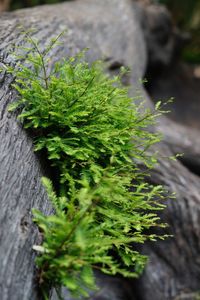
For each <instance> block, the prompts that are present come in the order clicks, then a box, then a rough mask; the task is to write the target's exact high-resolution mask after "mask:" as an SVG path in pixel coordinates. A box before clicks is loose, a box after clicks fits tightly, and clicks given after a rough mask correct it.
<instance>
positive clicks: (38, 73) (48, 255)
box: [7, 36, 165, 298]
mask: <svg viewBox="0 0 200 300" xmlns="http://www.w3.org/2000/svg"><path fill="white" fill-rule="evenodd" d="M56 41H57V38H56V39H53V40H52V42H51V43H50V45H48V46H47V47H46V49H45V50H43V51H42V50H40V48H39V45H38V42H37V41H35V40H33V39H32V38H31V37H30V36H28V38H27V42H28V43H30V45H28V46H27V47H26V48H25V50H26V51H27V52H28V53H27V58H26V62H25V63H24V64H19V65H18V67H17V68H15V69H12V68H11V67H8V68H7V71H8V72H11V73H13V74H14V75H15V76H16V80H15V84H14V87H15V89H16V90H17V91H18V93H19V95H20V97H19V100H18V101H17V102H15V103H14V104H12V106H10V110H15V109H16V108H21V113H20V114H19V118H20V120H21V121H22V122H23V124H24V127H25V128H28V129H29V130H31V132H32V134H33V135H34V145H35V150H36V151H45V153H47V159H48V160H49V162H50V163H51V165H52V166H54V168H55V169H56V170H57V173H58V178H57V180H58V181H59V188H58V189H57V190H55V189H54V187H53V185H52V183H51V181H50V180H49V179H47V178H43V183H44V185H45V187H46V190H47V193H48V195H49V199H50V200H51V202H52V204H53V206H54V210H55V213H54V214H53V215H50V216H45V215H44V214H43V213H42V212H40V211H38V210H35V209H34V210H33V214H34V221H35V222H36V223H37V224H38V226H39V227H40V229H41V230H42V232H43V236H44V240H43V244H42V245H41V246H34V249H35V250H37V251H38V252H39V253H40V255H39V256H38V257H37V265H38V267H39V270H40V271H39V283H40V285H41V287H42V290H43V291H44V295H45V297H46V298H47V296H46V294H45V293H46V292H45V291H46V290H48V288H49V287H50V286H54V287H55V288H56V290H57V291H58V294H59V289H60V287H61V286H63V285H64V286H66V287H67V288H68V289H69V290H70V291H71V293H72V294H73V295H74V296H76V297H78V296H80V295H83V296H87V295H88V290H90V289H93V288H95V280H94V275H93V269H95V268H96V269H99V270H101V271H103V272H105V273H107V274H111V275H115V274H117V273H118V274H121V275H122V276H125V277H137V276H138V275H139V274H141V272H142V270H143V268H144V265H145V263H146V260H147V258H146V256H144V255H142V254H140V253H139V252H138V251H136V249H135V246H134V245H137V244H139V243H144V242H145V241H146V240H152V241H154V240H156V239H157V238H161V239H163V238H164V237H165V236H163V235H161V236H158V235H156V234H152V233H150V229H153V228H154V227H164V226H165V224H162V223H161V222H160V219H159V217H158V215H157V210H160V209H163V207H164V205H162V204H160V203H159V202H158V201H157V199H162V198H163V188H162V186H152V185H150V184H148V183H146V182H145V178H146V177H147V173H148V170H149V169H150V168H152V167H153V166H154V164H155V163H156V162H157V159H156V154H155V155H152V154H149V153H148V149H149V147H150V146H151V145H153V144H155V143H157V142H158V141H159V140H160V136H159V135H158V134H156V133H151V132H149V131H148V130H147V128H148V127H149V125H152V124H153V123H154V120H155V116H156V115H158V114H159V109H160V104H159V103H158V105H157V107H156V110H157V111H156V112H155V113H154V114H153V113H152V112H151V111H150V110H144V108H143V105H142V104H140V105H138V104H137V105H136V103H134V100H133V99H131V98H130V97H129V96H128V90H127V88H125V87H123V86H122V84H121V82H120V76H117V77H114V78H110V77H109V76H108V75H106V74H105V72H104V71H103V66H102V63H101V62H99V61H98V62H94V63H93V64H91V65H89V64H88V63H87V62H85V61H84V53H83V52H82V53H80V54H78V55H77V56H76V57H71V58H69V59H62V60H61V61H58V62H57V63H55V65H54V67H53V68H52V69H51V71H48V70H49V66H48V65H49V51H51V49H52V47H54V46H55V45H56ZM30 66H31V68H30ZM123 73H124V70H122V74H123ZM141 108H142V109H143V111H144V112H143V113H142V112H141V110H142V109H141ZM139 164H143V165H144V166H145V168H146V170H147V171H145V172H144V171H143V172H142V171H140V169H139V168H138V165H139Z"/></svg>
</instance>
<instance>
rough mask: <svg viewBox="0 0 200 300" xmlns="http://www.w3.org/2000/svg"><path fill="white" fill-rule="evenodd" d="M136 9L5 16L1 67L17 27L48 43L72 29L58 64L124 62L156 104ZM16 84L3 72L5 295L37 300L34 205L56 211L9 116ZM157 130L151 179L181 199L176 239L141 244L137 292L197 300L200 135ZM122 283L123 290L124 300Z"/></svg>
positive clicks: (0, 285) (114, 292)
mask: <svg viewBox="0 0 200 300" xmlns="http://www.w3.org/2000/svg"><path fill="white" fill-rule="evenodd" d="M136 12H138V10H137V9H135V6H134V4H133V2H132V1H131V0H123V1H122V0H120V1H119V0H101V1H99V0H84V1H83V0H79V1H74V2H68V3H65V4H61V5H54V6H43V7H36V8H33V9H26V10H20V11H16V12H14V13H7V14H3V15H1V17H0V21H1V22H0V29H1V33H0V57H1V63H2V64H7V63H11V64H14V63H15V61H14V58H13V55H12V53H13V52H14V51H15V46H16V45H19V44H21V43H23V36H22V35H21V34H20V30H19V29H17V26H18V25H23V26H24V28H25V29H27V30H28V29H30V28H35V29H36V33H35V34H34V36H36V37H37V38H38V39H39V40H40V41H41V43H42V44H44V43H45V42H48V40H49V39H50V38H52V37H55V36H56V35H57V34H58V33H60V32H61V31H62V30H64V29H67V30H68V31H67V34H66V35H64V36H63V42H64V44H63V46H62V47H61V48H60V49H59V50H58V49H55V50H54V51H53V52H52V53H51V56H52V63H53V61H55V60H56V59H58V58H61V57H63V56H66V55H67V56H68V55H73V54H75V53H76V52H77V51H79V50H80V49H82V48H85V47H89V48H90V50H89V51H88V53H87V57H88V59H89V60H93V59H96V58H99V57H103V58H104V59H105V60H107V61H108V62H109V65H110V66H111V69H112V72H113V66H115V67H114V69H116V68H118V66H120V65H121V64H123V65H125V66H130V67H131V68H132V70H133V71H132V74H131V76H130V78H129V79H130V82H131V84H132V91H131V93H132V94H133V95H135V91H136V89H137V88H139V89H140V90H141V92H142V94H143V96H144V97H145V98H146V100H147V105H151V103H150V100H149V98H148V96H147V95H146V94H145V91H144V90H143V87H142V86H141V85H140V84H139V81H138V79H139V78H141V77H142V76H143V75H144V73H145V67H146V46H145V42H144V39H143V33H142V31H141V29H140V26H139V22H138V18H137V16H136ZM12 81H13V79H12V77H11V76H10V75H8V74H3V73H2V74H1V78H0V84H1V92H0V99H1V102H0V140H1V143H0V161H1V168H0V191H1V193H0V244H1V251H0V295H1V299H2V300H29V299H30V300H36V299H40V297H39V295H38V292H37V290H38V288H37V282H36V273H35V271H34V257H35V254H34V252H33V250H32V246H33V245H34V244H35V243H38V242H39V240H40V237H39V234H38V230H37V228H36V226H34V225H33V223H32V220H31V208H33V207H35V208H39V209H41V210H42V211H43V212H46V213H49V212H50V210H51V207H50V205H49V203H48V201H47V196H46V194H45V191H44V188H43V187H42V185H41V183H40V178H41V176H42V174H43V173H44V171H45V170H44V169H45V168H44V166H43V165H41V162H40V160H39V159H38V158H37V157H36V155H35V154H34V152H33V147H32V142H31V138H29V137H28V136H27V134H26V132H25V131H24V130H23V129H22V126H21V125H20V124H19V122H18V121H17V120H16V115H15V114H10V113H8V111H7V106H8V104H9V103H11V102H12V101H14V100H15V98H16V93H15V92H14V91H13V89H12V87H11V83H12ZM158 129H159V130H161V131H162V132H163V133H164V141H163V143H161V144H160V146H158V148H157V149H158V150H159V151H160V155H161V157H162V159H161V160H160V165H159V166H158V167H157V168H156V169H155V170H154V171H153V172H152V176H151V181H152V182H154V183H163V184H164V185H165V186H167V187H168V188H169V190H170V191H173V192H176V193H177V195H176V200H169V201H168V203H167V209H166V210H165V212H164V214H163V218H164V219H165V220H166V221H167V222H168V223H169V228H170V232H171V233H172V234H173V235H174V237H173V238H170V239H168V240H167V241H165V242H160V243H157V244H148V245H145V246H144V247H143V251H144V252H145V253H147V255H149V256H150V261H149V264H148V266H147V268H146V271H145V273H144V275H143V277H142V278H141V279H140V280H139V281H138V282H137V283H136V284H135V287H134V288H133V291H132V293H133V295H134V294H137V295H138V299H144V300H149V299H154V300H161V299H162V300H165V299H179V298H177V297H179V295H182V294H184V293H186V292H187V293H188V294H189V295H190V296H191V295H194V293H195V292H196V291H197V290H198V289H199V277H200V260H199V251H200V249H199V248H200V232H199V231H200V229H199V216H200V213H199V210H200V183H199V177H198V175H199V173H198V172H199V171H197V170H196V171H194V170H195V169H194V166H195V167H197V166H199V165H200V155H199V154H200V153H199V152H200V150H199V149H200V147H199V144H200V141H199V139H198V132H195V131H194V130H189V129H188V128H184V127H183V126H180V125H177V124H176V123H174V122H172V121H169V120H167V119H161V120H160V123H159V125H158ZM185 137H187V139H186V138H185ZM176 152H185V153H186V155H185V157H184V158H182V159H181V160H180V161H177V162H174V161H171V160H168V159H166V158H164V157H166V156H170V155H172V154H174V153H176ZM44 163H45V160H44V162H43V164H44ZM198 170H199V169H198ZM194 173H195V174H194ZM104 280H105V283H106V282H107V279H106V278H105V279H104ZM113 280H114V281H113V282H116V283H115V284H113V285H112V284H111V287H110V288H111V290H110V291H111V294H110V295H111V296H110V297H112V300H114V299H116V300H117V299H131V298H130V296H128V295H130V294H129V291H130V285H129V287H128V288H127V285H125V286H124V285H122V284H121V283H122V281H117V280H116V279H113ZM119 282H121V283H120V284H121V285H122V286H124V287H123V288H122V293H121V295H120V293H119V290H118V287H119ZM131 284H132V283H131ZM103 286H104V287H105V284H103ZM104 287H103V288H102V290H104ZM127 289H128V292H127ZM106 291H108V289H106V288H105V291H104V292H102V293H100V296H97V297H96V298H95V297H93V299H102V300H103V299H105V300H106V299H108V293H107V292H106ZM192 297H193V296H192ZM109 299H110V298H109ZM180 299H181V298H180ZM184 299H185V298H184ZM187 299H193V298H187Z"/></svg>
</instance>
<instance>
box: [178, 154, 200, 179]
mask: <svg viewBox="0 0 200 300" xmlns="http://www.w3.org/2000/svg"><path fill="white" fill-rule="evenodd" d="M178 160H179V161H180V163H181V164H182V165H183V166H184V167H186V168H187V169H188V170H189V171H190V172H191V173H193V174H194V175H197V176H199V177H200V167H199V165H198V164H197V162H196V160H194V159H192V158H191V159H190V158H187V157H184V155H183V156H181V157H178Z"/></svg>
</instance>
